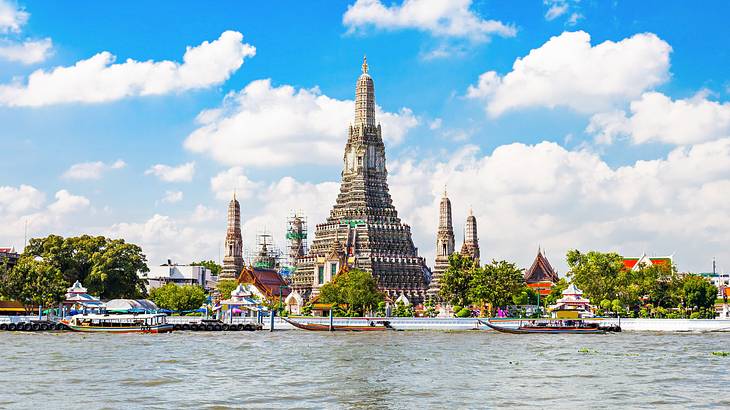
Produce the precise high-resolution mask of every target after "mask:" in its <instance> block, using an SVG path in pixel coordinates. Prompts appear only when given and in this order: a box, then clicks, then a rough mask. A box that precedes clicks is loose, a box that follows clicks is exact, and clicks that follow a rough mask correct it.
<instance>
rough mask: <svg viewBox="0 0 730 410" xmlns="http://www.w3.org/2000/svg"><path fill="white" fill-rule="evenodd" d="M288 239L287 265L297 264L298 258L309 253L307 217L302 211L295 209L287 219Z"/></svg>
mask: <svg viewBox="0 0 730 410" xmlns="http://www.w3.org/2000/svg"><path fill="white" fill-rule="evenodd" d="M286 226H287V229H286V239H287V241H289V255H288V258H287V265H288V266H290V267H292V268H293V267H294V266H296V263H297V259H299V258H301V257H302V256H304V255H306V254H307V251H308V249H307V218H306V217H305V216H304V215H303V213H302V211H294V212H292V214H291V215H290V216H289V217H288V218H287V219H286Z"/></svg>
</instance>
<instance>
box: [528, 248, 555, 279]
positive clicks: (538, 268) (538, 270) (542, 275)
mask: <svg viewBox="0 0 730 410" xmlns="http://www.w3.org/2000/svg"><path fill="white" fill-rule="evenodd" d="M546 281H547V282H557V281H558V274H557V273H555V270H554V269H553V267H552V266H551V265H550V262H548V260H547V258H546V257H545V256H544V255H543V254H542V252H541V251H537V256H536V257H535V261H534V262H533V263H532V266H530V269H528V270H527V272H525V282H526V283H528V284H529V283H536V282H546Z"/></svg>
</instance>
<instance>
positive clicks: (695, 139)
mask: <svg viewBox="0 0 730 410" xmlns="http://www.w3.org/2000/svg"><path fill="white" fill-rule="evenodd" d="M586 131H587V132H589V133H591V134H594V135H596V140H597V141H598V142H599V143H609V144H610V143H611V142H612V141H613V140H614V139H615V138H616V137H619V136H628V137H629V138H630V140H631V142H633V143H635V144H643V143H647V142H653V141H654V142H663V143H667V144H675V145H686V144H696V143H700V142H705V141H711V140H714V139H718V138H720V137H724V136H728V135H730V103H727V102H726V103H719V102H716V101H710V100H708V99H707V94H706V93H705V92H701V93H699V94H697V95H695V96H694V97H692V98H689V99H680V100H672V99H671V98H669V97H667V96H666V95H664V94H662V93H658V92H647V93H644V94H643V95H642V96H641V98H640V99H638V100H636V101H632V102H631V105H630V114H627V113H625V112H623V111H611V112H606V113H599V114H595V115H594V116H593V117H592V118H591V122H590V124H589V125H588V128H587V129H586Z"/></svg>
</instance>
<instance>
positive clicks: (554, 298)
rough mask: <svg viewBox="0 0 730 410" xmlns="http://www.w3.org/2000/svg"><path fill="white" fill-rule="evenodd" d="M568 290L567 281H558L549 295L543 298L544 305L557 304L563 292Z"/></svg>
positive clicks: (562, 279)
mask: <svg viewBox="0 0 730 410" xmlns="http://www.w3.org/2000/svg"><path fill="white" fill-rule="evenodd" d="M565 289H568V281H567V280H566V279H565V278H560V279H558V281H557V283H555V285H553V287H552V289H550V294H549V295H547V296H546V297H545V300H544V302H543V301H541V302H542V303H544V304H545V305H554V304H556V303H557V302H558V299H560V298H562V297H563V291H564V290H565Z"/></svg>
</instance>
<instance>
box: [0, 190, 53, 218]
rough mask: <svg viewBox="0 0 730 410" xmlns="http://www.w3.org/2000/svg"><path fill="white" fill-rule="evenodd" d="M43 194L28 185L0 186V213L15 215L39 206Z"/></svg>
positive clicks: (43, 199)
mask: <svg viewBox="0 0 730 410" xmlns="http://www.w3.org/2000/svg"><path fill="white" fill-rule="evenodd" d="M44 201H45V195H44V194H43V193H42V192H41V191H39V190H38V189H36V188H35V187H32V186H30V185H20V186H19V187H17V188H16V187H12V186H0V215H17V214H20V213H23V212H27V211H30V210H35V209H38V208H40V206H41V205H43V202H44Z"/></svg>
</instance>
